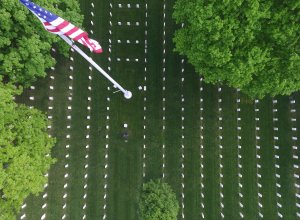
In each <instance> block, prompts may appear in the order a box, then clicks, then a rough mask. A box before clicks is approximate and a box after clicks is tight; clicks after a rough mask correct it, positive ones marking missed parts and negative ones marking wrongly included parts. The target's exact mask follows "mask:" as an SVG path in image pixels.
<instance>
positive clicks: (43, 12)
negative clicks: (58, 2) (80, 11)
mask: <svg viewBox="0 0 300 220" xmlns="http://www.w3.org/2000/svg"><path fill="white" fill-rule="evenodd" d="M20 1H21V2H22V3H23V4H24V5H25V6H26V7H27V8H28V9H29V10H30V11H33V12H34V13H35V14H37V15H38V16H39V17H41V18H43V19H44V20H46V21H48V22H52V21H54V20H55V19H57V18H58V16H57V15H55V14H53V13H52V12H49V11H47V10H45V9H44V8H42V7H40V6H38V5H36V4H34V3H33V2H30V1H29V0H20Z"/></svg>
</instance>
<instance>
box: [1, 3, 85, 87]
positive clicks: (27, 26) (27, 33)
mask: <svg viewBox="0 0 300 220" xmlns="http://www.w3.org/2000/svg"><path fill="white" fill-rule="evenodd" d="M34 2H35V3H37V4H39V5H41V6H43V7H45V8H47V9H48V10H50V11H53V12H54V13H56V14H58V15H59V16H62V17H63V18H65V19H67V20H70V21H72V23H74V24H76V25H79V26H80V24H81V23H82V21H83V16H81V15H80V14H79V12H80V8H79V3H78V0H36V1H34ZM56 6H57V7H56ZM0 15H1V16H0V24H1V25H0V75H4V76H5V77H6V78H7V80H9V81H10V82H13V83H19V84H23V85H25V86H29V85H30V83H31V82H33V81H35V80H36V79H37V78H39V77H44V76H45V75H46V73H45V70H46V69H47V68H50V67H51V66H53V65H54V64H55V60H54V59H53V58H52V57H51V55H50V49H51V46H52V44H53V43H56V42H58V47H59V49H60V52H61V53H63V54H64V55H67V51H68V46H67V45H66V44H65V43H64V42H62V41H61V40H60V38H59V37H57V36H56V35H54V34H51V33H49V32H47V31H45V30H44V27H43V26H42V24H41V22H40V21H39V20H38V19H37V18H36V17H35V16H34V15H33V14H32V13H31V12H30V11H29V10H28V9H27V8H26V7H24V6H23V5H22V4H21V3H20V2H19V0H1V1H0Z"/></svg>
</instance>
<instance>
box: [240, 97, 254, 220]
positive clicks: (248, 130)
mask: <svg viewBox="0 0 300 220" xmlns="http://www.w3.org/2000/svg"><path fill="white" fill-rule="evenodd" d="M240 100H241V102H240V109H241V112H240V113H239V115H240V118H241V121H240V126H241V131H240V135H241V142H240V145H241V150H240V154H241V156H242V158H241V160H240V162H241V165H242V169H241V174H242V179H241V184H242V185H243V188H242V190H241V193H242V195H243V198H241V201H242V203H243V205H244V208H243V209H242V213H243V215H244V216H245V218H247V219H257V218H258V196H257V192H258V187H257V176H256V169H257V168H256V165H257V159H256V148H255V145H256V144H255V112H254V105H253V100H251V99H250V98H248V97H247V96H245V95H243V94H240Z"/></svg>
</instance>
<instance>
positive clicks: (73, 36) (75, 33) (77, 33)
mask: <svg viewBox="0 0 300 220" xmlns="http://www.w3.org/2000/svg"><path fill="white" fill-rule="evenodd" d="M83 32H84V31H83V30H81V29H79V30H77V31H75V32H74V33H73V34H71V35H70V36H69V37H70V38H75V37H77V36H78V35H80V34H82V33H83Z"/></svg>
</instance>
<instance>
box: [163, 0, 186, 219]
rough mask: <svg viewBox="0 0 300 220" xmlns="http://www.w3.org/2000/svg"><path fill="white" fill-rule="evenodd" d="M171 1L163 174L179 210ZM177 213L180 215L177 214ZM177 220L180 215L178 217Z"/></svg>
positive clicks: (178, 124) (177, 105)
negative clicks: (177, 201)
mask: <svg viewBox="0 0 300 220" xmlns="http://www.w3.org/2000/svg"><path fill="white" fill-rule="evenodd" d="M173 2H174V1H168V2H166V10H165V12H166V29H165V32H166V48H165V50H166V55H165V58H166V64H165V68H166V72H165V76H166V82H165V85H166V90H165V98H166V102H165V103H166V111H165V115H166V123H165V126H166V129H165V147H166V148H165V155H166V157H165V162H166V167H165V174H166V182H167V183H169V184H170V186H171V187H172V189H173V190H174V191H175V192H176V194H177V198H178V200H179V201H180V202H179V203H180V206H181V178H182V177H181V173H182V169H181V163H182V159H181V152H182V150H181V94H182V92H181V90H182V89H181V77H180V71H181V64H180V63H181V59H180V57H179V55H178V54H175V53H174V52H173V48H174V44H173V42H172V36H173V34H174V31H175V29H176V28H177V27H176V25H175V23H174V21H173V20H172V19H171V13H172V6H173ZM179 213H181V211H180V212H179ZM178 219H181V215H180V214H179V215H178Z"/></svg>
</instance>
